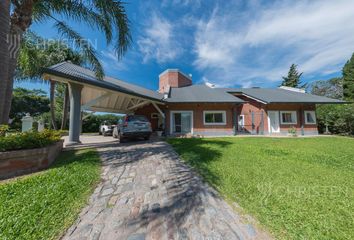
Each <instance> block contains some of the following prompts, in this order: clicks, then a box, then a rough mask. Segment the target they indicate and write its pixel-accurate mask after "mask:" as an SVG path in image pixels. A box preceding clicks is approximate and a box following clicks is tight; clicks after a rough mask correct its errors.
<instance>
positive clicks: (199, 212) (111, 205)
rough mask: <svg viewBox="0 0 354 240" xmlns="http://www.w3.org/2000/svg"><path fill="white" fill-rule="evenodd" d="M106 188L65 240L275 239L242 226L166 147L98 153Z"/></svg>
mask: <svg viewBox="0 0 354 240" xmlns="http://www.w3.org/2000/svg"><path fill="white" fill-rule="evenodd" d="M98 151H99V153H100V156H101V160H102V167H103V170H102V177H103V180H102V183H101V184H100V185H99V186H98V187H97V188H96V189H95V191H94V194H93V195H92V196H91V197H90V202H89V205H88V206H87V207H85V208H84V209H83V210H82V213H81V214H80V218H79V220H78V221H76V223H75V224H74V225H73V226H72V227H70V229H69V230H68V232H67V233H66V234H65V236H64V237H63V239H64V240H68V239H69V240H74V239H108V240H109V239H122V240H126V239H128V240H143V239H159V240H160V239H161V240H162V239H176V240H177V239H193V240H197V239H198V240H199V239H200V240H204V239H210V240H211V239H213V240H214V239H215V240H216V239H271V238H270V237H269V235H268V234H267V233H264V232H263V231H260V230H259V229H258V228H256V227H255V225H253V224H250V223H249V221H248V222H247V224H245V223H243V221H242V219H243V217H242V216H241V215H240V214H237V213H236V212H234V211H233V209H232V208H231V207H230V206H229V205H228V204H227V203H226V202H225V201H223V200H222V199H221V198H220V197H218V193H217V192H216V191H215V190H213V189H212V188H210V187H208V186H207V185H206V184H204V183H203V182H202V181H201V178H200V177H199V176H198V175H196V174H195V173H194V172H193V169H192V168H190V167H188V166H186V165H185V164H184V163H183V162H181V160H180V159H179V157H178V155H177V153H176V152H175V151H174V150H173V149H172V147H171V146H170V145H168V144H167V143H165V142H156V141H155V142H154V141H149V142H142V143H140V142H138V143H136V142H132V143H123V144H118V145H116V146H113V147H112V146H107V147H102V148H99V149H98Z"/></svg>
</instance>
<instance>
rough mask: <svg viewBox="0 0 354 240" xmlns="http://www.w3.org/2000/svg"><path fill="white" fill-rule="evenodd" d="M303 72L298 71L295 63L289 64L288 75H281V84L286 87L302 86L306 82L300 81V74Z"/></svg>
mask: <svg viewBox="0 0 354 240" xmlns="http://www.w3.org/2000/svg"><path fill="white" fill-rule="evenodd" d="M302 74H303V73H299V72H298V70H297V65H295V64H291V66H290V69H289V72H288V76H286V77H284V76H283V77H282V78H283V82H282V83H281V86H286V87H294V88H304V87H305V86H306V84H302V83H301V80H300V78H301V75H302Z"/></svg>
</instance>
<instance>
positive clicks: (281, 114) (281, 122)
mask: <svg viewBox="0 0 354 240" xmlns="http://www.w3.org/2000/svg"><path fill="white" fill-rule="evenodd" d="M283 113H291V115H293V114H294V115H295V116H294V118H295V119H293V120H295V121H294V122H291V123H288V122H283ZM279 117H280V124H282V125H293V124H297V111H280V116H279Z"/></svg>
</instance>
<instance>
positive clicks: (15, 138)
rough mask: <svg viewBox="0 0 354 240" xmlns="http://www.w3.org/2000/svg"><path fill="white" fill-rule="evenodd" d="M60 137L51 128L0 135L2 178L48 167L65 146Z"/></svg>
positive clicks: (0, 174)
mask: <svg viewBox="0 0 354 240" xmlns="http://www.w3.org/2000/svg"><path fill="white" fill-rule="evenodd" d="M60 138H61V137H60V133H58V132H55V131H49V130H46V131H43V132H39V133H38V132H26V133H17V134H11V135H8V136H6V137H0V179H5V178H9V177H13V176H17V175H21V174H25V173H31V172H34V171H38V170H41V169H45V168H48V167H49V166H50V165H51V164H52V163H53V162H54V160H55V159H56V157H57V156H58V155H59V153H60V152H61V150H62V148H63V140H61V139H60Z"/></svg>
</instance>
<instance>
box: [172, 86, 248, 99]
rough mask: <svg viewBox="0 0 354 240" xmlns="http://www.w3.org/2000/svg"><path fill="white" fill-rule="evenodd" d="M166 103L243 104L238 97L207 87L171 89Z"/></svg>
mask: <svg viewBox="0 0 354 240" xmlns="http://www.w3.org/2000/svg"><path fill="white" fill-rule="evenodd" d="M165 101H166V102H171V103H197V102H198V103H203V102H204V103H215V102H217V103H222V102H223V103H225V102H228V103H243V102H244V101H243V100H242V99H240V98H238V97H235V96H233V95H231V94H228V93H226V92H225V91H224V90H223V89H220V88H210V87H208V86H206V85H191V86H187V87H181V88H171V89H170V94H169V98H167V99H165Z"/></svg>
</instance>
